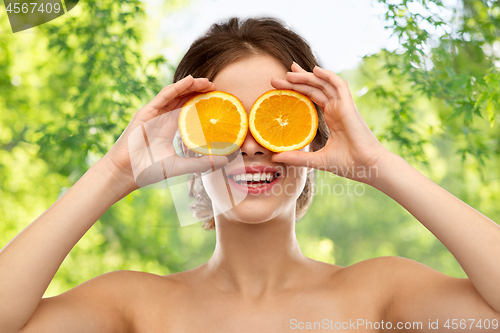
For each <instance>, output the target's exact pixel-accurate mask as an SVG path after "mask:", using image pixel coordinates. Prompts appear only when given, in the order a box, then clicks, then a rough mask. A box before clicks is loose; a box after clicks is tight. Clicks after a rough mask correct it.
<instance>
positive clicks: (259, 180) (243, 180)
mask: <svg viewBox="0 0 500 333" xmlns="http://www.w3.org/2000/svg"><path fill="white" fill-rule="evenodd" d="M228 177H229V178H230V179H231V180H233V181H234V182H236V183H237V184H240V185H243V186H248V187H261V186H263V185H266V184H270V183H272V182H273V181H274V180H276V179H277V178H279V177H280V173H279V172H266V173H247V174H241V175H229V176H228Z"/></svg>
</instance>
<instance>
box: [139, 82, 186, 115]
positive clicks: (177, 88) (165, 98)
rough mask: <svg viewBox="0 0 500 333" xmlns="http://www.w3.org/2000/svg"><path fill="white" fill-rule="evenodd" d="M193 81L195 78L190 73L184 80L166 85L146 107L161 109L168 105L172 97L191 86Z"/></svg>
mask: <svg viewBox="0 0 500 333" xmlns="http://www.w3.org/2000/svg"><path fill="white" fill-rule="evenodd" d="M193 83H194V78H193V77H192V76H191V75H188V76H186V77H185V78H183V79H182V80H179V81H177V82H176V83H172V84H170V85H168V86H166V87H164V88H163V89H162V90H161V91H160V92H159V93H158V94H157V95H156V96H155V97H154V98H153V99H152V100H151V101H150V102H149V103H148V104H146V109H149V110H159V109H161V108H162V107H164V106H166V105H167V104H168V103H169V102H170V101H171V100H172V99H174V98H175V97H177V96H178V95H180V94H181V93H182V92H184V91H185V90H186V89H187V88H189V87H190V86H191V85H192V84H193Z"/></svg>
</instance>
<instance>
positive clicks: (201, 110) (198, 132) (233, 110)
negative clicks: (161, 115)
mask: <svg viewBox="0 0 500 333" xmlns="http://www.w3.org/2000/svg"><path fill="white" fill-rule="evenodd" d="M247 131H248V118H247V114H246V111H245V107H244V106H243V104H242V103H241V102H240V100H239V99H238V98H237V97H236V96H234V95H232V94H229V93H226V92H223V91H210V92H207V93H202V94H198V95H196V96H194V97H192V98H191V99H189V100H188V101H187V102H186V103H185V104H184V105H183V106H182V109H181V112H180V113H179V132H180V135H181V138H182V141H184V143H185V144H186V146H187V147H188V148H189V149H190V150H192V151H194V152H197V153H199V154H203V155H210V154H211V155H228V154H231V153H232V152H234V151H236V150H237V149H238V148H239V147H240V146H241V145H242V144H243V140H245V136H246V135H247Z"/></svg>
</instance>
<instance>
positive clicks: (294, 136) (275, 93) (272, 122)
mask: <svg viewBox="0 0 500 333" xmlns="http://www.w3.org/2000/svg"><path fill="white" fill-rule="evenodd" d="M248 123H249V127H250V132H251V133H252V135H253V137H254V138H255V140H256V141H257V142H258V143H259V144H260V145H261V146H263V147H265V148H267V149H269V150H271V151H273V152H284V151H289V150H296V149H301V148H304V147H305V146H307V145H308V144H309V143H310V142H311V141H312V140H313V139H314V137H315V135H316V130H317V129H318V114H317V112H316V108H315V107H314V104H313V103H312V102H311V100H310V99H309V98H308V97H307V96H305V95H303V94H301V93H298V92H296V91H293V90H285V89H276V90H269V91H268V92H266V93H264V94H262V95H261V96H260V97H259V98H258V99H257V100H256V101H255V103H254V104H253V106H252V108H251V109H250V114H249V120H248Z"/></svg>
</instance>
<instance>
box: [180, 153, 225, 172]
mask: <svg viewBox="0 0 500 333" xmlns="http://www.w3.org/2000/svg"><path fill="white" fill-rule="evenodd" d="M228 163H229V160H228V158H227V157H226V156H214V155H212V156H209V155H206V156H200V157H188V158H186V159H185V160H184V163H183V164H184V165H183V168H184V170H185V172H186V173H195V172H205V171H209V170H211V169H216V168H219V167H222V166H224V165H226V164H228Z"/></svg>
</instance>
